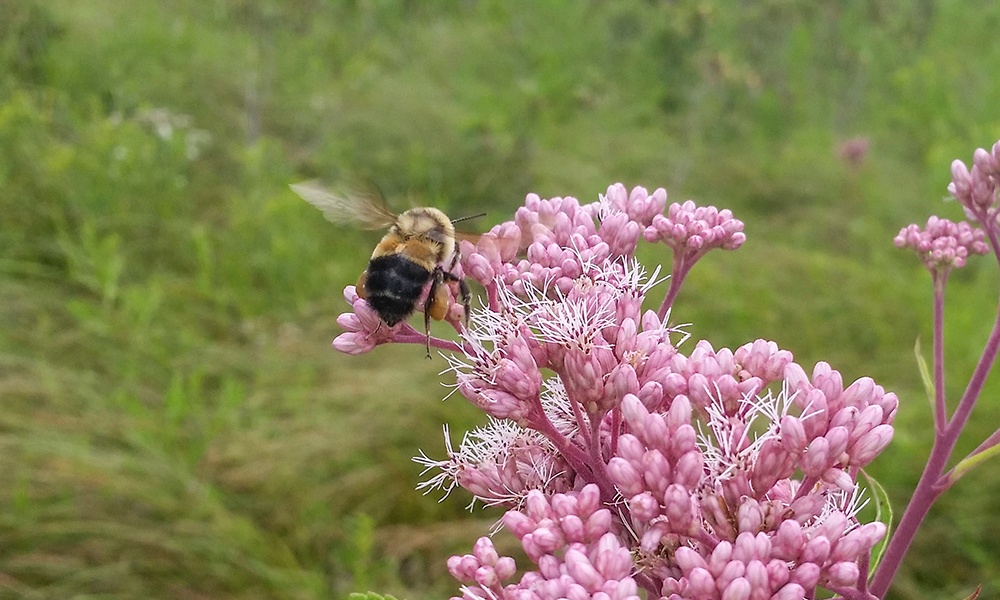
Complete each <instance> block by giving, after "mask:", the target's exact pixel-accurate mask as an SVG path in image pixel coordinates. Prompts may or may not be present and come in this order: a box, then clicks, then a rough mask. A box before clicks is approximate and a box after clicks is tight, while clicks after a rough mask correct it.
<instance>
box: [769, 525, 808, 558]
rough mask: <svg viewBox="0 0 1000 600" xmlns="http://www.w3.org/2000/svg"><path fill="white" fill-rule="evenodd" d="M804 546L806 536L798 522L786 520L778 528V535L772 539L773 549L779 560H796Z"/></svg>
mask: <svg viewBox="0 0 1000 600" xmlns="http://www.w3.org/2000/svg"><path fill="white" fill-rule="evenodd" d="M805 544H806V536H805V534H804V533H803V532H802V526H801V525H800V524H799V522H798V521H796V520H793V519H788V520H786V521H783V522H782V523H781V525H780V526H779V527H778V534H777V535H776V536H775V538H774V549H775V551H776V552H777V556H778V557H779V558H782V559H784V560H786V561H794V560H798V558H799V555H800V554H802V550H803V548H804V547H805Z"/></svg>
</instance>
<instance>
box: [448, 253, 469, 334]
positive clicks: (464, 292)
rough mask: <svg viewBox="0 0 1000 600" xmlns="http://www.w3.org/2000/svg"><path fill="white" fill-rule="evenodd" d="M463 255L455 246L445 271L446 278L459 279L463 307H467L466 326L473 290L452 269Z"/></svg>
mask: <svg viewBox="0 0 1000 600" xmlns="http://www.w3.org/2000/svg"><path fill="white" fill-rule="evenodd" d="M461 257H462V255H461V254H460V253H459V252H458V247H457V246H456V247H455V252H454V254H452V256H451V263H450V264H449V265H448V270H447V271H445V272H444V273H443V275H444V278H445V279H447V280H448V281H457V282H458V290H459V293H460V295H461V297H462V308H464V309H465V318H464V321H465V326H466V327H468V326H469V311H470V310H472V291H471V290H469V284H467V283H465V279H464V278H463V277H458V276H456V275H455V274H454V273H452V271H454V270H455V265H457V264H458V261H459V259H460V258H461Z"/></svg>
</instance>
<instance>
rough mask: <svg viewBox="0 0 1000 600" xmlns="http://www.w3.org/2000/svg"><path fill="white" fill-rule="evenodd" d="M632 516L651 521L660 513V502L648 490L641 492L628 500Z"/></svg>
mask: <svg viewBox="0 0 1000 600" xmlns="http://www.w3.org/2000/svg"><path fill="white" fill-rule="evenodd" d="M628 506H629V510H630V511H631V512H632V516H633V517H635V518H636V519H640V520H642V521H652V520H653V519H655V518H656V517H657V516H659V514H660V503H659V502H658V501H657V500H656V498H654V497H653V496H652V494H650V493H649V492H642V493H640V494H637V495H635V496H632V498H631V499H630V500H629V503H628Z"/></svg>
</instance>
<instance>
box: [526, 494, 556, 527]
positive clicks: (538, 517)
mask: <svg viewBox="0 0 1000 600" xmlns="http://www.w3.org/2000/svg"><path fill="white" fill-rule="evenodd" d="M524 508H525V514H526V515H527V516H529V517H531V519H533V520H534V521H535V522H536V523H538V522H540V521H542V520H544V519H550V518H552V511H551V510H550V509H549V503H548V501H547V500H546V499H545V495H544V494H542V492H540V491H539V490H531V491H530V492H528V496H527V498H525V502H524Z"/></svg>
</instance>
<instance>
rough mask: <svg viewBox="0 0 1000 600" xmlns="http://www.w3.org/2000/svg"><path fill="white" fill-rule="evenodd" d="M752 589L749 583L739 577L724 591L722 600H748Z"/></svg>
mask: <svg viewBox="0 0 1000 600" xmlns="http://www.w3.org/2000/svg"><path fill="white" fill-rule="evenodd" d="M751 589H752V588H751V587H750V582H749V581H747V580H746V579H744V578H743V577H737V578H736V579H734V580H733V581H732V582H731V583H730V584H729V585H727V586H726V587H725V589H724V590H723V591H722V600H748V599H749V598H750V590H751Z"/></svg>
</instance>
